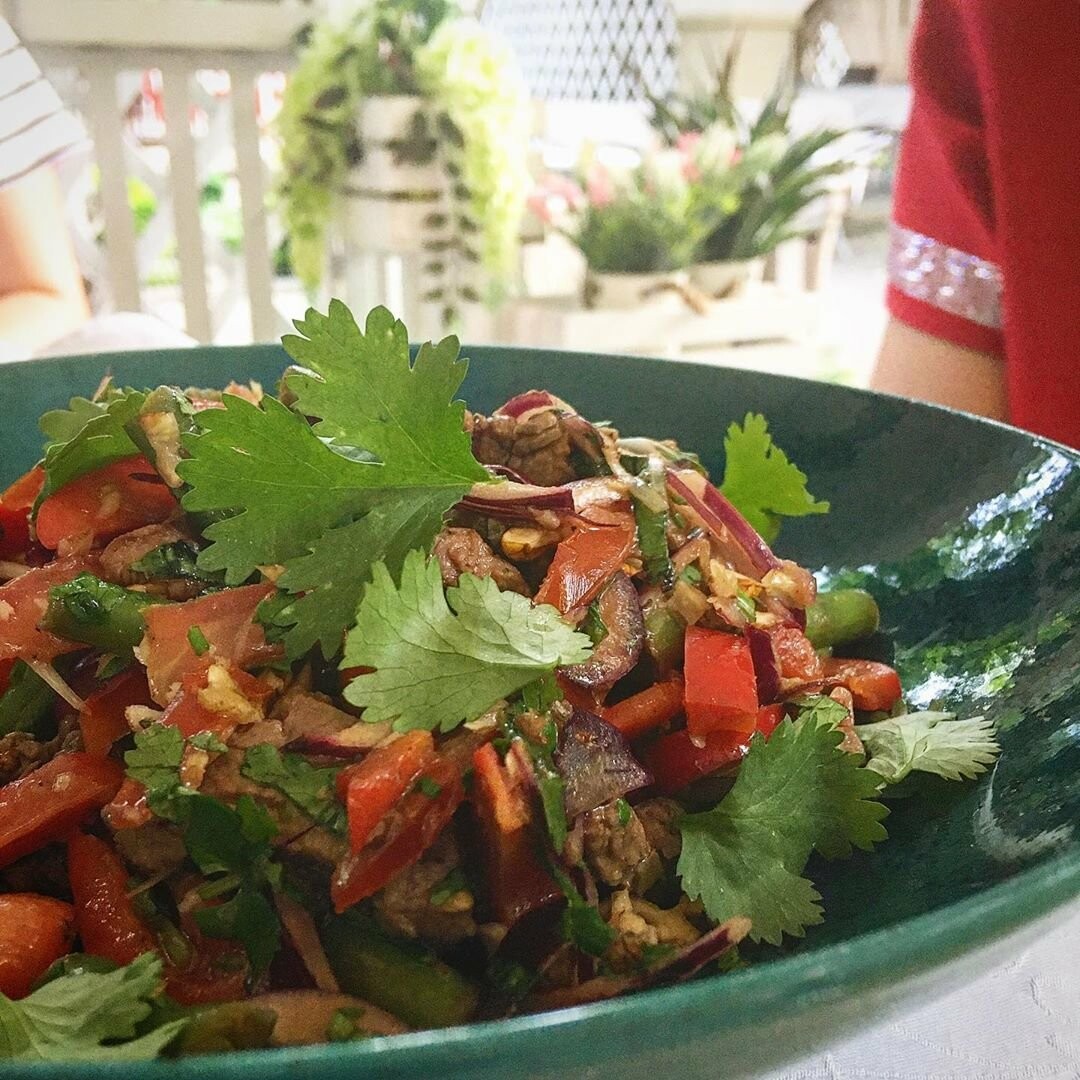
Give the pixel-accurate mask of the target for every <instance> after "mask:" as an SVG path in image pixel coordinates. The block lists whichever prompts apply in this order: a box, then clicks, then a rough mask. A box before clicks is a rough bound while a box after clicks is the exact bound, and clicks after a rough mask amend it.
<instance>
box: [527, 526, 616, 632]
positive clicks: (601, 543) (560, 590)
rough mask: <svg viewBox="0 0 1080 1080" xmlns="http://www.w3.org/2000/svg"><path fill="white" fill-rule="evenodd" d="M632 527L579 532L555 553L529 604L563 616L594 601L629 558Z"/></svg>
mask: <svg viewBox="0 0 1080 1080" xmlns="http://www.w3.org/2000/svg"><path fill="white" fill-rule="evenodd" d="M633 543H634V525H633V522H632V521H627V522H626V523H625V524H622V525H606V526H602V527H599V528H587V529H579V530H577V531H576V532H574V533H572V534H571V535H570V536H568V537H567V538H566V539H565V540H563V541H562V543H560V544H559V546H558V547H557V548H556V549H555V558H554V559H552V560H551V566H550V567H549V568H548V572H547V575H546V576H545V578H544V580H543V581H542V582H541V583H540V589H539V591H538V592H537V594H536V597H535V599H534V600H533V603H535V604H551V605H552V606H553V607H557V608H558V609H559V611H561V612H562V613H563V614H564V615H566V614H567V613H568V612H570V611H573V610H574V609H575V608H578V607H581V606H582V605H584V604H588V603H591V602H592V601H593V600H595V599H596V597H597V595H598V594H599V592H600V590H601V589H602V588H603V587H604V585H605V584H606V583H607V581H608V580H609V579H610V578H611V575H612V574H614V573H615V571H616V570H618V569H619V568H620V567H621V566H622V564H623V563H624V562H625V561H626V557H627V556H628V555H629V554H630V548H631V547H632V546H633Z"/></svg>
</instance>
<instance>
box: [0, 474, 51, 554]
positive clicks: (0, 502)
mask: <svg viewBox="0 0 1080 1080" xmlns="http://www.w3.org/2000/svg"><path fill="white" fill-rule="evenodd" d="M44 484H45V470H44V469H43V468H42V467H41V466H40V465H35V466H34V467H33V468H32V469H31V470H30V471H29V472H28V473H25V474H23V475H22V476H21V477H19V479H18V480H16V481H15V483H13V484H12V485H11V486H10V487H8V488H6V489H5V490H4V492H3V493H2V494H0V559H10V558H11V557H12V556H13V555H21V554H22V553H23V552H24V551H26V550H27V549H28V548H29V547H30V510H31V509H32V507H33V505H34V502H35V501H36V499H37V497H38V493H39V492H40V491H41V489H42V487H43V486H44Z"/></svg>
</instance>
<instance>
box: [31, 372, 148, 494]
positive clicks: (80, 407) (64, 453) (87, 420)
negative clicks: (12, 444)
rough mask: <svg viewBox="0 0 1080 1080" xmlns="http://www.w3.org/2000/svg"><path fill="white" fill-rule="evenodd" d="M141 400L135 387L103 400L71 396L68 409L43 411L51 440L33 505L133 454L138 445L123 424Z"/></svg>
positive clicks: (140, 394)
mask: <svg viewBox="0 0 1080 1080" xmlns="http://www.w3.org/2000/svg"><path fill="white" fill-rule="evenodd" d="M145 400H146V395H145V394H144V393H142V392H141V391H139V390H124V391H122V392H119V393H118V394H116V395H115V396H114V397H113V399H112V400H111V401H109V402H108V403H107V404H102V403H100V402H89V401H86V399H85V398H73V399H72V401H71V406H70V408H69V409H68V410H66V411H65V410H54V411H53V412H51V413H46V414H45V416H44V417H42V430H43V431H44V432H45V434H46V435H49V436H51V437H53V442H51V443H50V444H49V445H48V446H47V447H46V449H45V461H44V465H45V486H44V487H43V488H42V489H41V494H40V495H39V496H38V498H37V503H36V504H35V506H40V505H41V503H42V501H43V500H45V499H46V498H48V496H49V495H51V494H52V493H53V492H54V491H57V490H59V489H60V488H62V487H63V486H64V485H65V484H68V483H70V482H71V481H72V480H76V479H78V478H79V477H80V476H83V475H84V474H85V473H88V472H93V471H94V469H100V468H103V467H104V466H106V465H111V464H112V463H113V462H114V461H120V460H121V459H123V458H126V457H131V456H132V455H133V454H137V453H138V452H139V448H138V447H137V446H136V445H135V444H134V443H133V442H132V441H131V438H130V436H129V435H128V433H127V432H126V431H125V430H124V425H125V424H126V423H127V422H128V421H129V420H131V419H133V418H134V417H135V416H137V415H138V413H139V410H140V409H141V408H142V405H143V402H144V401H145ZM91 406H92V408H91ZM80 420H81V421H82V424H81V426H78V427H77V426H76V425H77V424H78V423H79V421H80ZM65 436H66V437H65Z"/></svg>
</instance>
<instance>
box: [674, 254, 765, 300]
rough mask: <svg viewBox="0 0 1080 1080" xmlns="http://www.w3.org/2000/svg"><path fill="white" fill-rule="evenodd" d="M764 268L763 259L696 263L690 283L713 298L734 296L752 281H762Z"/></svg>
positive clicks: (691, 269) (691, 271)
mask: <svg viewBox="0 0 1080 1080" xmlns="http://www.w3.org/2000/svg"><path fill="white" fill-rule="evenodd" d="M764 268H765V261H764V260H763V259H747V260H745V261H742V262H704V263H695V264H694V265H693V266H691V267H690V283H691V284H692V285H696V286H697V287H698V288H699V289H700V290H701V291H702V292H703V293H706V294H708V295H709V296H712V297H716V298H722V297H725V296H733V295H736V294H738V293H740V292H742V290H743V289H744V288H745V287H746V286H747V285H748V284H749V283H750V282H751V281H760V280H761V276H762V273H763V272H764Z"/></svg>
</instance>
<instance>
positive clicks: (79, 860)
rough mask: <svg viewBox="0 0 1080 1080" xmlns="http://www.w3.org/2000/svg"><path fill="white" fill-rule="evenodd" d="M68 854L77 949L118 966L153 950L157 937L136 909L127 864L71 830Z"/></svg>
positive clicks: (103, 846) (101, 842)
mask: <svg viewBox="0 0 1080 1080" xmlns="http://www.w3.org/2000/svg"><path fill="white" fill-rule="evenodd" d="M67 855H68V880H69V882H70V883H71V894H72V897H73V898H74V901H75V922H76V925H77V926H78V928H79V937H80V938H81V939H82V951H83V952H85V953H89V954H90V955H91V956H103V957H104V958H105V959H106V960H112V961H113V963H115V964H121V965H123V964H130V963H131V961H132V960H134V959H135V958H136V957H137V956H141V955H142V954H143V953H145V952H153V951H154V950H155V949H156V948H157V940H156V939H155V937H154V935H153V934H152V933H151V931H150V928H149V927H148V926H147V925H146V923H145V922H143V920H142V919H141V918H140V917H139V915H138V913H137V912H136V911H135V905H134V904H133V903H132V902H131V898H130V897H129V896H128V872H127V868H126V867H125V866H124V864H123V862H122V861H121V859H120V856H119V855H117V853H116V852H115V851H114V850H113V848H112V846H111V845H109V844H107V843H106V842H105V841H104V840H100V839H98V837H96V836H91V835H89V834H88V833H83V832H76V833H72V835H71V838H70V839H69V840H68V848H67Z"/></svg>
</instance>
